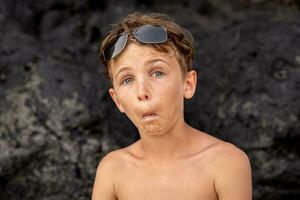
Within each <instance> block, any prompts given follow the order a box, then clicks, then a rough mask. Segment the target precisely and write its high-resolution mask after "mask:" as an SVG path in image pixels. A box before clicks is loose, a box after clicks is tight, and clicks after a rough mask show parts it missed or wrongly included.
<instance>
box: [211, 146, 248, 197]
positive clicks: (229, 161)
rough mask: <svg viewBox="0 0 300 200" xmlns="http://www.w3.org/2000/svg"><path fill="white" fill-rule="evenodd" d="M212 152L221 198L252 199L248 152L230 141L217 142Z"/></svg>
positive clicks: (216, 181)
mask: <svg viewBox="0 0 300 200" xmlns="http://www.w3.org/2000/svg"><path fill="white" fill-rule="evenodd" d="M210 154H211V157H210V161H211V166H212V172H213V175H214V184H215V185H214V186H215V190H216V192H217V194H218V196H219V199H226V200H227V199H231V200H235V199H247V200H248V199H249V200H250V199H252V176H251V165H250V160H249V158H248V156H247V154H246V153H245V152H244V151H243V150H241V149H240V148H238V147H237V146H235V145H233V144H231V143H228V142H219V143H217V144H216V145H214V147H213V148H212V149H211V152H210Z"/></svg>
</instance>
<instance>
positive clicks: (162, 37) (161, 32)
mask: <svg viewBox="0 0 300 200" xmlns="http://www.w3.org/2000/svg"><path fill="white" fill-rule="evenodd" d="M133 34H134V36H135V38H136V39H138V40H139V41H140V42H143V43H164V42H166V41H167V39H168V34H167V30H166V29H164V28H163V27H161V26H153V25H144V26H141V27H139V28H137V29H136V30H135V31H134V33H133Z"/></svg>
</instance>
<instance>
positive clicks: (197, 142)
mask: <svg viewBox="0 0 300 200" xmlns="http://www.w3.org/2000/svg"><path fill="white" fill-rule="evenodd" d="M100 51H101V53H100V59H101V61H102V63H103V65H104V66H106V69H107V73H108V76H109V78H110V80H111V82H112V88H110V89H109V93H110V95H111V97H112V99H113V100H114V102H115V104H116V106H117V107H118V109H119V110H120V111H121V112H123V113H125V114H126V115H127V116H128V118H129V119H130V120H131V121H132V122H133V123H134V125H135V126H136V127H137V129H138V131H139V134H140V139H139V140H138V141H137V142H135V143H133V144H131V145H130V146H128V147H126V148H122V149H118V150H115V151H112V152H110V153H108V154H107V155H106V156H105V157H104V158H103V159H102V160H101V162H100V164H99V166H98V168H97V174H96V178H95V183H94V188H93V194H92V199H93V200H116V199H118V200H217V199H219V200H250V199H252V178H251V167H250V162H249V159H248V157H247V155H246V154H245V153H244V152H243V151H242V150H240V149H239V148H237V147H236V146H234V145H233V144H230V143H228V142H225V141H222V140H220V139H217V138H215V137H213V136H210V135H208V134H206V133H204V132H201V131H199V130H196V129H194V128H193V127H191V126H189V125H188V124H187V123H186V122H185V120H184V114H183V113H184V112H183V111H184V99H189V98H192V97H193V95H194V92H195V89H196V80H197V74H196V71H194V70H193V69H192V67H191V63H192V58H193V51H192V40H191V35H190V34H189V32H188V31H187V30H185V29H184V28H182V27H180V26H179V25H177V24H176V23H174V22H172V21H170V20H169V19H168V18H166V16H164V15H161V14H147V15H144V14H139V13H134V14H131V15H128V16H126V17H125V18H124V19H123V20H121V21H120V22H119V23H118V24H116V25H115V26H113V29H112V31H111V32H109V33H108V35H107V36H106V38H105V39H104V40H103V42H102V44H101V49H100Z"/></svg>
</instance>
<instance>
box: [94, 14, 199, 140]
mask: <svg viewBox="0 0 300 200" xmlns="http://www.w3.org/2000/svg"><path fill="white" fill-rule="evenodd" d="M100 58H101V61H102V63H103V64H104V65H105V66H106V69H107V74H108V75H109V78H110V80H111V81H112V84H113V87H112V88H110V89H109V94H110V95H111V97H112V99H113V100H114V102H115V104H116V105H117V107H118V108H119V110H120V111H121V112H123V113H125V114H126V115H127V116H128V118H129V119H130V120H131V121H132V122H133V123H134V124H135V126H136V127H137V128H138V130H139V131H140V133H143V134H147V135H148V136H154V135H155V136H158V135H161V134H164V133H166V132H167V131H168V130H170V129H171V128H172V127H175V126H178V124H182V123H183V122H184V117H183V113H184V112H183V110H184V98H192V96H193V95H194V92H195V88H196V82H197V75H196V72H195V71H194V70H192V68H191V62H192V58H193V51H192V38H191V35H190V34H189V33H188V31H186V30H185V29H184V28H182V27H180V26H179V25H177V24H175V23H174V22H172V21H170V20H167V19H166V17H165V16H164V15H162V14H149V15H141V14H139V13H134V14H132V15H128V16H127V17H125V18H124V19H123V20H122V21H121V22H120V23H118V24H117V25H115V26H114V28H113V30H112V31H111V32H110V33H109V34H108V35H107V37H106V38H105V39H104V41H103V42H102V45H101V54H100Z"/></svg>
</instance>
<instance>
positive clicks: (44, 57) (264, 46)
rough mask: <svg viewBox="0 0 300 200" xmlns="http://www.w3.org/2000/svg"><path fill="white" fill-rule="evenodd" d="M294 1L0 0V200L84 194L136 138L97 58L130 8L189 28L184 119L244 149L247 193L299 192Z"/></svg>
mask: <svg viewBox="0 0 300 200" xmlns="http://www.w3.org/2000/svg"><path fill="white" fill-rule="evenodd" d="M298 6H299V5H297V1H295V2H294V1H257V0H256V1H254V0H253V1H233V2H232V3H231V4H227V3H226V2H225V3H224V1H221V0H211V1H208V0H207V1H164V3H161V2H159V1H145V0H144V1H129V0H128V1H127V0H125V1H117V0H113V1H95V0H84V1H75V0H70V1H62V0H47V1H44V2H41V1H37V0H28V1H17V0H7V1H1V2H0V27H1V28H0V199H5V200H6V199H12V200H13V199H47V200H52V199H53V200H58V199H59V200H64V199H72V198H73V199H90V194H91V188H92V184H93V181H94V175H95V170H96V167H97V164H98V162H99V160H100V159H101V157H102V156H103V155H105V154H106V153H107V152H109V151H111V150H114V149H116V148H119V147H123V146H126V145H128V144H130V143H132V142H134V141H135V140H137V139H138V133H137V132H136V129H135V128H134V127H133V125H132V124H131V123H130V122H129V120H127V119H126V117H125V116H123V115H121V114H120V113H119V112H118V111H117V110H116V108H115V107H114V105H113V103H112V101H111V99H110V98H109V96H108V93H107V89H108V87H109V83H108V81H107V80H105V78H104V77H105V75H104V70H103V68H102V67H101V66H100V64H99V63H98V58H97V57H98V56H97V51H98V44H99V41H100V40H101V38H103V36H104V34H105V33H106V31H107V30H108V29H109V24H111V23H113V22H115V21H116V20H117V19H118V18H119V17H121V16H124V15H125V14H127V13H129V12H132V11H136V10H139V11H147V12H153V11H155V12H165V13H167V14H169V15H170V16H171V17H173V18H174V19H175V20H176V21H177V22H178V23H179V24H181V25H183V26H185V27H186V28H188V29H189V30H191V32H192V33H193V35H194V38H195V51H196V59H195V62H194V66H195V69H196V70H197V71H198V75H199V76H198V89H197V93H196V95H195V98H194V99H193V100H190V101H188V102H187V103H186V119H187V121H188V123H190V124H191V125H193V126H195V127H196V128H198V129H200V130H203V131H205V132H208V133H210V134H212V135H214V136H216V137H219V138H221V139H223V140H226V141H229V142H232V143H234V144H235V145H237V146H239V147H240V148H242V149H243V150H244V151H246V152H247V154H248V155H249V157H250V159H251V164H252V169H253V180H254V198H255V199H264V200H271V199H272V200H276V199H289V200H293V199H299V197H300V189H299V186H300V161H299V155H300V148H299V144H300V133H299V128H300V123H299V118H300V99H299V96H300V15H299V10H298ZM262 10H264V11H267V12H262ZM178 13H180V15H179V14H178Z"/></svg>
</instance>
